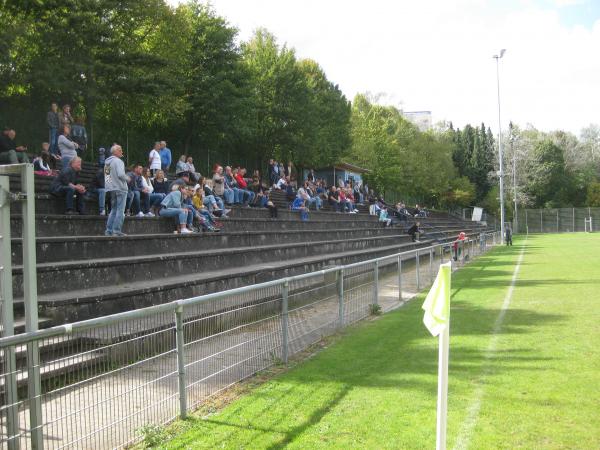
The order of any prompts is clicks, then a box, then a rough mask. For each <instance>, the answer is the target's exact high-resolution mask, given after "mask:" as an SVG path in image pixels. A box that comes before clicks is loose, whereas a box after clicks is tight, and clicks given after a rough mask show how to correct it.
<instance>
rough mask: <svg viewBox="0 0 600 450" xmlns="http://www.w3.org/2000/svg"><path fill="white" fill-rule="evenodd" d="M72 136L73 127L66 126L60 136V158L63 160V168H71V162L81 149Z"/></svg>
mask: <svg viewBox="0 0 600 450" xmlns="http://www.w3.org/2000/svg"><path fill="white" fill-rule="evenodd" d="M70 136H71V127H70V126H69V125H65V126H64V127H63V132H62V134H61V135H60V136H58V150H59V151H60V156H61V158H62V166H63V168H66V167H69V161H71V160H72V159H73V158H75V157H76V156H77V149H78V148H79V145H77V143H76V142H74V141H72V140H71V138H70Z"/></svg>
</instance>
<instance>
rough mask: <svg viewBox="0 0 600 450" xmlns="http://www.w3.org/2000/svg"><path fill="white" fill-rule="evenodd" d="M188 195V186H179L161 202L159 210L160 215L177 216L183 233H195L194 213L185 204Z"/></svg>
mask: <svg viewBox="0 0 600 450" xmlns="http://www.w3.org/2000/svg"><path fill="white" fill-rule="evenodd" d="M186 195H187V188H186V187H185V186H183V185H181V186H179V187H178V188H177V189H176V190H174V191H172V192H171V193H170V194H169V195H167V196H166V197H165V198H164V200H163V201H162V202H160V206H161V209H160V211H159V212H158V215H159V216H160V217H176V218H177V223H178V225H179V233H181V234H188V233H193V231H192V229H193V222H194V213H193V212H192V210H191V209H190V208H185V207H184V205H183V200H184V199H185V196H186Z"/></svg>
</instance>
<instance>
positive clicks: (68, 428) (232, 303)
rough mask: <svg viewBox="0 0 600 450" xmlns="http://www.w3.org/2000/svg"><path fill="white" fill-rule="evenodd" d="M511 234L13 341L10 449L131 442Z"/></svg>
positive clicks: (9, 344) (2, 438) (4, 444)
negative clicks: (443, 265) (445, 264)
mask: <svg viewBox="0 0 600 450" xmlns="http://www.w3.org/2000/svg"><path fill="white" fill-rule="evenodd" d="M499 241H500V240H499V236H497V235H496V234H488V235H482V236H481V239H480V240H479V241H475V240H466V241H462V242H459V243H457V244H456V245H454V244H439V245H436V246H433V247H428V248H421V249H419V250H413V251H409V252H405V253H401V254H397V255H391V256H387V257H383V258H379V259H377V260H371V261H365V262H360V263H355V264H351V265H347V266H341V267H331V268H328V269H325V270H321V271H319V272H314V273H309V274H305V275H300V276H296V277H291V278H285V279H281V280H275V281H271V282H267V283H262V284H259V285H254V286H247V287H242V288H238V289H234V290H231V291H225V292H219V293H215V294H209V295H204V296H200V297H195V298H191V299H186V300H179V301H176V302H172V303H168V304H164V305H158V306H154V307H150V308H145V309H140V310H136V311H128V312H125V313H121V314H116V315H113V316H106V317H101V318H97V319H92V320H88V321H84V322H77V323H73V324H68V325H63V326H59V327H54V328H50V329H46V330H40V331H36V332H32V333H25V334H22V335H17V336H8V337H4V338H2V339H0V352H1V353H0V396H1V399H2V402H1V405H2V406H0V448H3V449H13V448H22V449H28V448H32V449H41V448H47V449H75V448H77V449H105V448H123V447H126V446H127V445H129V444H131V443H133V442H135V441H136V440H137V439H139V438H140V431H141V430H143V429H144V427H147V426H149V425H161V424H164V423H167V422H169V421H171V420H173V419H174V418H176V417H185V415H186V414H187V412H188V411H190V410H193V409H195V408H197V407H199V406H200V405H201V404H202V403H203V402H206V401H207V399H209V398H211V397H212V396H215V395H218V394H219V393H220V392H222V391H223V390H224V389H226V388H228V387H229V386H231V385H233V384H235V383H237V382H239V381H241V380H244V379H246V378H248V377H250V376H252V375H253V374H256V373H257V372H259V371H261V370H263V369H266V368H268V367H270V366H272V365H274V364H278V363H282V362H283V363H286V362H287V361H288V359H289V358H290V357H291V356H292V355H294V354H296V353H298V352H301V351H303V350H306V349H307V348H309V347H310V346H311V345H312V344H314V343H315V342H318V341H319V340H321V339H322V338H323V337H325V336H328V335H331V334H332V333H334V332H336V330H338V329H340V328H342V327H344V326H348V325H350V324H352V323H354V322H357V321H360V320H363V319H365V318H367V317H369V316H370V315H372V314H376V313H378V312H379V311H380V310H383V311H388V310H391V309H394V308H396V307H398V306H399V305H401V304H402V302H403V301H405V300H407V299H408V298H410V297H411V296H413V295H414V294H416V293H417V292H418V291H419V290H421V289H423V288H425V287H427V286H428V285H429V284H430V283H431V282H432V281H433V278H434V276H435V274H436V273H437V269H438V267H439V264H441V263H442V262H446V261H448V260H449V259H450V258H452V259H454V260H455V264H454V266H455V267H456V268H459V267H461V266H462V265H464V264H467V263H468V262H469V261H470V260H472V259H473V258H474V257H475V256H476V255H478V254H480V253H484V252H485V251H486V250H488V249H489V248H491V247H492V246H493V245H495V244H496V243H499ZM9 355H14V358H15V361H16V364H15V365H14V367H11V366H10V365H9V364H7V361H9V358H8V356H9ZM36 361H39V362H38V363H35V362H36ZM13 382H14V383H13ZM34 384H35V386H34ZM12 385H15V386H16V390H13V389H11V388H10V386H12Z"/></svg>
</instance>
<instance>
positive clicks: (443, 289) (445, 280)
mask: <svg viewBox="0 0 600 450" xmlns="http://www.w3.org/2000/svg"><path fill="white" fill-rule="evenodd" d="M450 266H451V263H450V262H447V263H446V264H441V265H440V270H439V272H438V275H437V277H436V279H435V282H434V283H433V286H431V290H430V291H429V294H427V298H426V299H425V302H424V303H423V309H424V310H425V315H424V316H423V323H424V324H425V326H426V327H427V329H428V330H429V332H430V333H431V334H432V335H433V336H437V335H439V334H440V333H441V332H442V331H444V328H445V327H447V326H448V322H449V319H450V273H451V267H450Z"/></svg>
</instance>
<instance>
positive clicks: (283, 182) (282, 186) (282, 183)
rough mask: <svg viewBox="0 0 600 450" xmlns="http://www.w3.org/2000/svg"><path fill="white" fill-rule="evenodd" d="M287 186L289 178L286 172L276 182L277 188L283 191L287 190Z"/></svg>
mask: <svg viewBox="0 0 600 450" xmlns="http://www.w3.org/2000/svg"><path fill="white" fill-rule="evenodd" d="M286 187H287V180H286V178H285V174H282V175H281V176H280V177H279V180H278V181H277V182H276V183H275V189H279V190H281V191H283V190H285V188H286Z"/></svg>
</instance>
